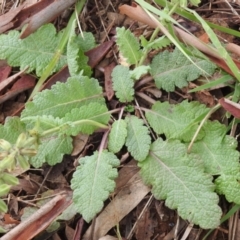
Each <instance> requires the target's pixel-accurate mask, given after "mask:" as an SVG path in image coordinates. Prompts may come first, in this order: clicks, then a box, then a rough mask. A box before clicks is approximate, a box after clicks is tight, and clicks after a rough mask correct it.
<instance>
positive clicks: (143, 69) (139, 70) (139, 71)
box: [130, 66, 150, 80]
mask: <svg viewBox="0 0 240 240" xmlns="http://www.w3.org/2000/svg"><path fill="white" fill-rule="evenodd" d="M149 70H150V67H149V66H139V67H136V68H134V69H133V70H132V71H130V75H131V78H133V79H134V80H138V79H140V77H141V76H142V75H145V74H147V73H148V72H149Z"/></svg>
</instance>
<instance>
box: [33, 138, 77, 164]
mask: <svg viewBox="0 0 240 240" xmlns="http://www.w3.org/2000/svg"><path fill="white" fill-rule="evenodd" d="M72 148H73V147H72V138H71V137H69V136H66V135H60V136H55V135H52V136H48V137H46V138H44V139H41V144H40V146H39V148H38V152H37V154H36V155H35V156H34V157H32V158H31V159H30V162H31V164H32V165H33V166H34V167H35V168H39V167H41V166H42V165H43V163H48V164H49V165H51V166H53V165H55V164H57V163H59V162H61V161H62V158H63V155H64V154H70V153H71V151H72Z"/></svg>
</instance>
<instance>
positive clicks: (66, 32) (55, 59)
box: [28, 0, 87, 101]
mask: <svg viewBox="0 0 240 240" xmlns="http://www.w3.org/2000/svg"><path fill="white" fill-rule="evenodd" d="M86 1H87V0H79V1H77V3H76V6H75V9H76V11H74V12H73V13H72V16H71V18H70V20H69V22H68V25H67V27H66V28H65V30H64V33H63V35H62V38H61V41H60V42H59V45H58V47H57V50H56V52H55V54H54V56H53V58H52V60H51V61H50V63H49V64H48V66H47V68H46V70H45V71H44V73H43V75H42V76H41V78H40V79H39V80H38V82H37V84H36V86H35V88H34V89H33V91H32V93H31V96H30V97H29V99H28V101H29V100H31V99H32V98H33V96H34V95H35V94H36V93H37V92H38V91H39V90H40V89H41V87H42V85H43V83H44V82H45V81H46V80H47V78H48V77H49V76H50V75H51V74H52V72H53V69H54V67H55V66H56V64H57V62H58V61H59V58H60V57H61V55H62V53H63V52H64V48H65V46H66V44H67V42H68V38H69V34H70V31H71V27H72V24H74V21H75V19H76V13H77V14H79V13H80V12H81V11H82V9H83V7H84V5H85V3H86Z"/></svg>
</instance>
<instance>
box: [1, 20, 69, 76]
mask: <svg viewBox="0 0 240 240" xmlns="http://www.w3.org/2000/svg"><path fill="white" fill-rule="evenodd" d="M19 35H20V33H19V32H18V31H15V30H13V31H10V32H9V33H8V34H1V35H0V46H1V47H0V59H6V60H7V61H8V63H9V65H11V66H14V67H15V66H16V67H17V66H20V68H21V70H23V69H24V68H26V67H28V71H29V72H31V71H34V70H36V74H37V75H38V76H41V75H42V73H43V72H44V70H45V68H46V67H47V65H48V64H49V62H50V61H51V60H52V58H53V56H54V54H55V52H56V48H57V45H58V43H59V41H60V39H61V35H62V32H60V33H58V34H57V33H56V29H55V27H54V26H53V25H52V24H47V25H44V26H42V27H41V28H39V29H38V30H37V31H36V32H35V33H33V34H31V35H30V36H29V37H27V38H25V39H22V40H21V39H19ZM66 62H67V58H66V56H65V55H61V56H60V58H59V61H58V63H57V65H56V67H55V68H54V71H57V70H59V69H60V68H61V67H63V66H64V65H65V64H66Z"/></svg>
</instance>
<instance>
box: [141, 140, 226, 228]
mask: <svg viewBox="0 0 240 240" xmlns="http://www.w3.org/2000/svg"><path fill="white" fill-rule="evenodd" d="M138 165H139V166H140V168H141V172H140V173H141V176H142V177H143V180H144V182H145V183H146V184H148V185H151V186H152V192H153V194H154V196H155V197H156V198H157V199H166V202H165V203H166V205H167V206H168V207H170V208H172V209H177V210H178V213H179V215H180V216H181V217H182V218H183V219H188V220H189V221H190V222H192V223H194V224H198V225H200V227H202V228H216V227H217V226H218V225H219V223H220V218H221V214H222V213H221V209H220V207H219V206H218V201H219V199H218V196H217V194H216V193H215V192H214V187H215V186H214V184H213V183H212V177H211V176H210V175H208V174H206V173H204V167H203V164H201V161H200V162H199V160H198V158H196V155H194V154H190V155H188V154H187V148H186V146H185V145H184V144H182V143H180V142H179V141H178V140H169V141H163V140H162V139H158V140H157V141H155V142H154V143H153V144H152V146H151V149H150V152H149V155H148V157H147V158H146V160H145V161H142V162H140V163H139V164H138Z"/></svg>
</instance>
